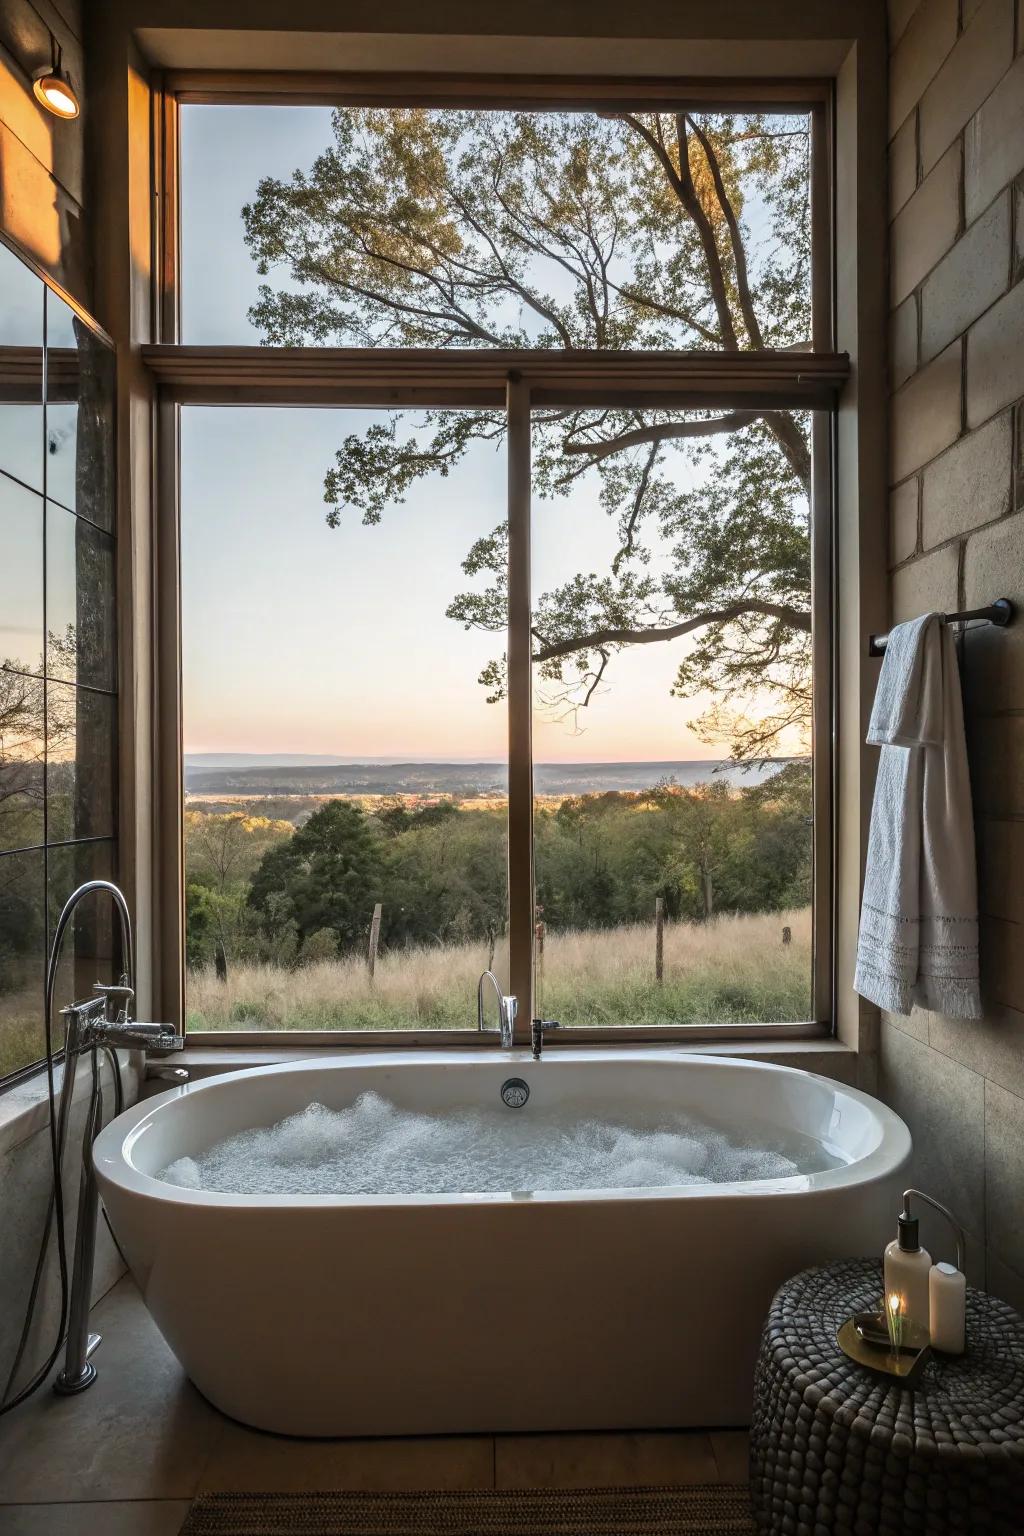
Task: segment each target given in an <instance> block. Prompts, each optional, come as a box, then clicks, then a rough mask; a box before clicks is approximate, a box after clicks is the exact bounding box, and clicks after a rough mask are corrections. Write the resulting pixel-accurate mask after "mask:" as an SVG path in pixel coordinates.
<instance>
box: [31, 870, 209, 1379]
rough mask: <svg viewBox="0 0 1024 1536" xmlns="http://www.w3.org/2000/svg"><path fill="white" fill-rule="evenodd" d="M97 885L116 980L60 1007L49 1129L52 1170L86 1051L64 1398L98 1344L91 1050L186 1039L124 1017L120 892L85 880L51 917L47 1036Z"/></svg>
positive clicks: (90, 1372) (128, 988)
mask: <svg viewBox="0 0 1024 1536" xmlns="http://www.w3.org/2000/svg"><path fill="white" fill-rule="evenodd" d="M101 891H105V892H106V893H107V894H108V895H109V896H110V898H111V900H112V901H113V903H114V906H115V907H116V908H117V915H118V918H119V920H120V924H121V960H122V964H123V966H124V969H123V971H122V974H121V978H120V980H119V981H117V982H115V983H114V984H113V985H109V986H105V985H103V984H102V983H101V982H97V983H96V985H95V986H94V987H93V996H92V997H90V998H88V999H87V1000H86V1001H84V1002H78V1003H72V1004H71V1005H70V1006H69V1007H67V1008H64V1009H62V1010H61V1014H62V1017H63V1018H64V1020H65V1037H64V1077H63V1081H62V1082H61V1089H60V1104H59V1108H58V1111H57V1125H56V1131H55V1134H56V1146H57V1166H58V1169H59V1167H60V1164H61V1162H62V1160H63V1155H64V1147H65V1144H66V1142H67V1133H68V1122H69V1120H70V1113H71V1099H72V1095H73V1093H74V1084H75V1069H76V1066H77V1061H78V1057H79V1056H80V1055H81V1054H82V1053H84V1052H89V1053H90V1054H91V1056H92V1096H91V1099H90V1103H89V1112H88V1114H87V1116H86V1123H85V1136H84V1139H83V1143H82V1178H81V1184H80V1186H79V1194H78V1226H77V1230H76V1233H75V1258H74V1266H73V1269H72V1280H71V1298H70V1305H69V1309H68V1333H67V1352H66V1355H65V1359H64V1369H63V1370H62V1371H61V1372H60V1374H59V1375H58V1377H57V1379H56V1381H55V1382H54V1391H55V1392H59V1393H61V1394H62V1395H65V1396H67V1395H69V1394H71V1393H74V1392H81V1391H83V1390H84V1389H85V1388H86V1387H88V1386H91V1385H92V1383H93V1382H94V1381H95V1379H96V1367H95V1366H94V1365H93V1364H92V1362H91V1360H90V1359H89V1356H90V1355H91V1354H92V1353H93V1351H94V1350H95V1348H96V1346H97V1345H98V1344H99V1342H100V1338H99V1334H95V1333H90V1332H89V1305H90V1300H91V1295H92V1273H93V1265H94V1262H95V1258H96V1220H97V1216H98V1212H99V1192H98V1190H97V1186H96V1173H95V1170H94V1168H93V1162H92V1143H93V1141H94V1139H95V1137H96V1136H97V1134H98V1132H99V1129H100V1124H101V1121H102V1114H103V1098H102V1090H101V1087H100V1074H99V1069H98V1063H97V1056H96V1053H97V1051H98V1050H100V1049H111V1050H112V1049H114V1048H116V1047H118V1046H120V1047H121V1048H123V1049H127V1050H155V1051H160V1052H165V1051H179V1050H181V1048H182V1046H183V1045H184V1043H185V1042H184V1040H183V1038H182V1036H181V1035H179V1034H178V1033H177V1032H176V1031H175V1030H174V1029H173V1028H172V1026H171V1025H170V1024H141V1023H139V1022H138V1021H137V1020H135V1019H133V1018H132V1017H131V1003H132V1001H133V1000H134V997H135V988H134V975H135V955H134V951H133V949H132V924H131V917H130V915H129V912H128V903H127V902H126V901H125V898H124V895H123V893H122V892H121V890H120V889H119V888H118V887H117V886H116V885H114V884H113V882H112V881H110V880H87V881H86V883H85V884H84V885H80V886H79V887H78V889H77V890H75V891H72V893H71V895H70V896H69V897H68V899H67V901H66V902H65V904H64V910H63V911H62V912H61V914H60V917H59V918H58V919H57V927H56V929H55V931H54V935H53V945H52V947H51V949H50V959H49V963H48V965H47V968H46V995H45V1000H44V1007H45V1019H46V1029H47V1039H48V1040H49V1030H50V1019H51V1017H52V1012H53V994H54V991H55V989H56V984H57V971H58V964H59V961H60V951H61V944H62V942H63V939H64V934H65V932H66V931H67V927H68V924H69V923H70V921H71V918H72V915H73V913H74V911H75V908H76V907H77V906H78V904H79V902H80V901H82V900H83V899H84V898H85V897H86V896H89V895H91V894H92V893H93V892H101Z"/></svg>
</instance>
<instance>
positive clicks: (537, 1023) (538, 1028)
mask: <svg viewBox="0 0 1024 1536" xmlns="http://www.w3.org/2000/svg"><path fill="white" fill-rule="evenodd" d="M561 1027H562V1026H561V1024H559V1023H558V1022H557V1021H556V1020H555V1019H533V1020H532V1021H531V1023H530V1049H531V1050H532V1052H533V1059H534V1061H540V1058H541V1052H542V1051H543V1049H544V1031H545V1030H546V1029H561Z"/></svg>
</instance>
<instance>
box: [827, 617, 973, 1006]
mask: <svg viewBox="0 0 1024 1536" xmlns="http://www.w3.org/2000/svg"><path fill="white" fill-rule="evenodd" d="M867 739H868V741H869V742H872V743H875V744H877V745H879V746H880V747H881V748H882V751H881V754H880V756H879V762H878V778H877V779H876V781H875V798H874V803H873V805H872V807H871V826H870V830H869V833H868V858H867V869H866V871H865V876H864V899H863V903H862V905H861V917H860V937H859V940H858V944H857V968H856V974H855V976H854V983H853V985H854V988H855V990H856V991H857V992H859V993H860V994H861V996H862V997H866V998H868V999H869V1000H870V1001H871V1002H873V1003H877V1004H878V1005H879V1007H881V1008H885V1009H887V1010H888V1011H889V1012H890V1013H903V1014H906V1013H909V1012H910V1010H911V1007H912V1006H913V1004H914V1003H917V1004H918V1005H919V1006H920V1007H922V1008H929V1009H932V1010H933V1011H934V1012H936V1013H944V1014H947V1015H948V1016H949V1017H950V1018H955V1019H977V1018H980V1017H981V994H980V988H979V983H978V890H977V874H976V869H975V854H974V819H973V815H972V811H971V782H970V775H969V772H968V766H967V742H966V738H965V736H964V713H963V703H962V701H961V698H960V679H959V673H958V669H957V660H956V649H955V647H954V644H953V636H952V634H951V633H950V630H949V627H948V625H946V624H943V623H942V622H941V616H940V615H939V614H936V613H929V614H925V615H924V616H923V617H922V618H920V619H912V620H911V621H910V623H908V624H897V625H896V627H895V629H893V630H892V631H891V633H890V635H889V639H888V643H887V645H886V648H885V659H884V661H883V662H882V671H881V675H880V677H879V679H878V692H877V693H876V695H875V705H874V709H873V710H872V712H871V724H870V726H869V727H868V737H867Z"/></svg>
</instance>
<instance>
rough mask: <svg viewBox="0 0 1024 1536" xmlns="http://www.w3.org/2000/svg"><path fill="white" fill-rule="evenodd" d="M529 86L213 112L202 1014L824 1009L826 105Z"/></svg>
mask: <svg viewBox="0 0 1024 1536" xmlns="http://www.w3.org/2000/svg"><path fill="white" fill-rule="evenodd" d="M235 94H236V96H237V94H238V92H237V89H236V92H235ZM423 94H424V95H426V94H429V93H428V92H424V93H423ZM441 94H442V96H443V94H444V93H443V91H442V93H441ZM470 94H472V93H470ZM515 94H516V96H517V105H516V109H515V110H511V109H507V108H501V107H499V106H481V105H476V106H472V107H470V106H464V105H461V104H459V103H458V102H457V101H452V100H447V99H445V100H443V101H441V102H439V103H438V104H436V105H430V104H429V103H427V104H423V102H422V100H421V101H420V104H418V105H416V106H415V107H411V106H403V105H396V104H394V103H393V102H388V101H386V100H381V101H380V102H379V103H370V104H367V102H366V101H365V100H363V101H360V103H359V104H358V105H355V104H354V105H344V104H341V105H336V106H333V107H332V106H327V105H312V104H303V105H287V104H278V105H273V106H271V105H257V104H239V103H238V101H237V100H236V101H235V102H234V103H233V104H231V105H227V104H217V103H216V100H215V97H214V93H212V92H211V91H207V90H204V89H202V88H199V87H197V86H195V85H192V86H190V85H188V84H185V85H183V86H182V87H181V88H180V90H179V92H178V95H177V96H176V97H174V108H175V111H174V112H171V113H170V117H169V121H171V122H172V124H176V126H177V129H178V130H179V131H180V155H178V156H177V157H176V158H175V161H174V164H175V171H176V178H175V181H174V184H175V185H178V184H179V183H180V249H176V250H175V251H174V252H173V256H174V260H172V261H171V262H170V264H169V265H170V269H172V270H173V271H175V272H176V273H177V283H178V287H177V290H176V292H175V294H174V295H173V296H172V302H171V304H170V305H169V307H168V306H165V326H164V342H163V344H162V345H157V346H154V347H151V348H149V349H148V352H147V359H148V361H149V362H150V364H151V365H152V367H153V368H154V369H155V371H156V373H157V375H158V378H159V380H160V382H161V388H162V396H163V400H164V402H165V406H164V408H165V410H168V411H173V412H175V413H176V414H177V413H180V429H176V430H175V431H174V432H173V433H168V434H166V436H165V441H173V442H175V444H178V443H179V442H180V476H179V481H180V571H181V574H180V583H181V586H180V591H181V654H182V740H183V760H182V774H183V786H184V799H183V813H182V840H183V849H184V852H183V865H182V883H183V886H184V890H185V903H184V911H185V917H184V931H183V934H182V936H181V956H182V969H183V974H184V977H185V1000H184V1008H185V1016H186V1020H187V1027H188V1028H189V1029H190V1030H192V1031H195V1032H196V1033H197V1034H199V1033H202V1034H207V1035H209V1034H211V1033H212V1034H219V1033H221V1032H224V1031H231V1032H238V1031H259V1032H266V1031H287V1032H303V1033H308V1032H321V1031H354V1032H363V1033H364V1034H365V1033H366V1032H371V1033H376V1032H381V1031H385V1032H386V1031H392V1030H409V1031H420V1030H430V1031H438V1030H441V1031H448V1032H456V1033H457V1032H461V1031H465V1030H467V1029H470V1028H471V1027H472V1026H473V1024H474V1022H475V1007H476V1002H475V986H476V981H477V978H478V977H479V975H480V973H481V971H483V970H485V969H493V970H494V971H495V972H496V973H497V975H498V977H499V980H500V983H501V986H502V988H503V989H504V988H506V987H508V988H510V989H511V990H512V991H513V992H515V993H516V995H517V996H518V998H519V1000H520V1008H521V1027H522V1026H523V1025H525V1028H526V1029H527V1030H528V1020H529V1015H530V1013H531V1012H536V1013H543V1014H544V1015H545V1016H548V1017H552V1016H553V1017H557V1018H558V1019H559V1020H560V1022H562V1023H563V1024H564V1025H566V1026H569V1027H571V1028H573V1029H574V1030H576V1031H578V1032H581V1033H582V1032H584V1031H587V1030H591V1029H597V1030H608V1029H612V1030H621V1031H624V1032H626V1033H627V1034H632V1035H634V1036H635V1034H636V1033H643V1032H653V1033H655V1034H660V1033H662V1032H664V1031H684V1032H685V1031H695V1030H701V1029H716V1028H726V1029H733V1030H744V1029H748V1028H750V1027H760V1026H767V1027H772V1028H778V1027H780V1026H782V1027H797V1026H803V1025H806V1024H808V1023H812V1022H815V1021H826V1022H827V1020H828V1017H829V1013H830V983H829V976H830V917H829V913H830V898H829V890H830V878H831V874H830V859H831V855H830V847H829V828H830V811H829V804H830V798H829V797H830V767H829V736H830V731H829V728H828V722H829V718H830V709H831V703H830V691H831V684H830V660H829V657H830V616H829V615H830V575H829V573H830V561H831V555H830V536H829V517H830V513H829V484H830V474H829V468H828V465H829V443H830V431H829V419H830V418H829V408H830V406H831V405H832V404H833V403H834V401H835V398H836V393H837V391H838V388H839V386H840V385H841V382H842V378H843V375H844V360H842V359H839V358H836V357H834V356H833V355H832V354H831V352H830V351H829V345H830V339H831V338H830V320H829V314H830V300H829V260H830V258H829V250H830V233H829V222H828V185H827V163H828V157H827V153H826V148H827V133H828V120H827V101H826V98H825V96H824V94H823V93H818V94H817V95H816V94H815V91H814V90H813V88H808V90H807V92H806V93H805V97H804V99H803V100H795V101H784V100H782V99H781V97H780V96H779V94H778V93H776V96H775V99H774V100H773V101H771V103H770V104H758V103H753V104H751V103H750V102H745V101H743V100H742V99H741V98H740V97H739V96H738V95H737V96H736V99H735V105H730V103H729V100H728V98H729V92H728V91H726V90H725V89H724V88H723V89H722V90H721V91H719V92H717V93H716V95H717V97H718V98H724V99H716V100H714V101H712V100H711V99H710V97H709V96H708V95H707V93H706V92H705V93H703V96H702V95H701V93H697V94H696V96H695V98H694V99H693V100H692V101H686V100H683V101H681V102H675V101H672V100H663V99H660V98H659V96H658V93H657V92H655V91H654V90H653V89H652V90H651V91H649V92H647V93H646V95H645V97H643V98H642V99H639V100H637V101H630V100H628V99H626V98H624V97H623V96H622V95H621V94H620V93H614V92H612V93H611V95H610V96H609V99H608V100H607V101H605V102H603V103H602V102H601V101H600V100H595V101H593V102H591V103H589V104H588V103H585V102H581V103H580V104H579V105H578V106H575V107H570V106H569V105H565V104H561V103H559V104H557V106H556V105H554V104H552V103H551V102H550V101H545V100H543V99H541V98H542V97H543V92H540V93H539V99H538V101H537V104H536V105H535V106H531V105H529V103H528V102H526V101H524V99H523V98H524V97H525V96H527V95H528V94H529V93H528V89H527V88H526V87H525V86H524V88H523V90H522V92H516V93H515ZM598 94H599V93H598ZM211 98H214V99H211ZM175 112H176V113H177V116H176V117H175ZM171 138H172V140H173V141H174V144H177V143H178V142H179V141H178V140H177V139H176V138H175V137H174V134H173V133H172V135H171ZM171 153H172V154H173V147H172V151H171ZM165 233H166V238H167V239H168V240H169V241H172V242H173V240H174V239H175V238H176V236H177V229H176V226H174V225H173V221H172V225H171V226H169V228H168V230H167V231H166V232H165ZM179 317H180V318H179ZM284 407H288V409H284ZM314 407H315V409H314ZM823 727H824V728H823Z"/></svg>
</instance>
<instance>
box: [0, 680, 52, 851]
mask: <svg viewBox="0 0 1024 1536" xmlns="http://www.w3.org/2000/svg"><path fill="white" fill-rule="evenodd" d="M44 792H45V751H44V730H43V684H42V682H41V681H40V680H39V679H38V678H34V677H26V676H24V674H23V673H20V672H7V671H4V670H2V669H0V850H3V849H9V848H34V847H35V846H36V845H37V844H39V843H42V842H43V838H44V827H45V822H44V812H43V800H44Z"/></svg>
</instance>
